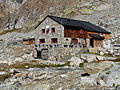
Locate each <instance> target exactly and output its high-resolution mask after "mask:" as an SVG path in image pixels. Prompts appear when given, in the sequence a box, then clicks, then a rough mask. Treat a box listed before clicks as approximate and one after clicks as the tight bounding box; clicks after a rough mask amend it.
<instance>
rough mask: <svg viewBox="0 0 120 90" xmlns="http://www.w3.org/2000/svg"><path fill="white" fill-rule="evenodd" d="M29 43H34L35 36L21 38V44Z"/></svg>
mask: <svg viewBox="0 0 120 90" xmlns="http://www.w3.org/2000/svg"><path fill="white" fill-rule="evenodd" d="M31 44H35V38H27V39H23V45H31Z"/></svg>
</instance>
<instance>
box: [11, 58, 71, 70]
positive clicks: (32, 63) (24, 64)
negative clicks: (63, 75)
mask: <svg viewBox="0 0 120 90" xmlns="http://www.w3.org/2000/svg"><path fill="white" fill-rule="evenodd" d="M69 65H70V62H66V63H65V64H62V65H59V64H57V65H54V64H49V65H48V64H41V63H39V62H37V61H34V60H33V61H30V62H17V63H16V64H13V65H10V66H9V68H18V69H28V68H34V67H36V68H44V67H63V66H69Z"/></svg>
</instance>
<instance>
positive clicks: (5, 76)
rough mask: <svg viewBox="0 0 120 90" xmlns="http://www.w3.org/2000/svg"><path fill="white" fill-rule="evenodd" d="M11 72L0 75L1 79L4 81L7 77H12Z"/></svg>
mask: <svg viewBox="0 0 120 90" xmlns="http://www.w3.org/2000/svg"><path fill="white" fill-rule="evenodd" d="M11 74H12V73H7V74H3V75H0V81H4V80H5V79H7V78H9V77H11Z"/></svg>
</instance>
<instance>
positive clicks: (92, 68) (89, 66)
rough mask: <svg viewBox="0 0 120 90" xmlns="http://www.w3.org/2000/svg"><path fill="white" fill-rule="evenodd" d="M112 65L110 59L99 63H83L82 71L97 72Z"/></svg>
mask: <svg viewBox="0 0 120 90" xmlns="http://www.w3.org/2000/svg"><path fill="white" fill-rule="evenodd" d="M112 66H113V62H112V61H104V62H99V63H85V64H84V66H83V68H84V71H85V72H87V73H89V74H96V73H98V72H102V71H103V70H107V69H110V68H111V67H112Z"/></svg>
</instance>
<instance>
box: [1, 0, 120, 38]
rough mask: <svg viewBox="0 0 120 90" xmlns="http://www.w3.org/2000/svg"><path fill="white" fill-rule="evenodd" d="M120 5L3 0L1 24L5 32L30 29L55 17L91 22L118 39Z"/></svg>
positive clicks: (100, 0) (112, 0) (111, 1)
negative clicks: (42, 21) (49, 16)
mask: <svg viewBox="0 0 120 90" xmlns="http://www.w3.org/2000/svg"><path fill="white" fill-rule="evenodd" d="M119 4H120V2H119V0H75V1H73V0H0V6H1V8H0V12H1V13H0V25H1V27H3V26H4V29H12V28H13V27H16V28H22V30H24V29H25V30H26V29H30V28H28V27H31V26H33V27H35V25H36V24H37V23H38V22H40V21H41V20H42V19H43V18H44V17H45V16H46V15H48V14H51V15H57V16H62V17H68V18H75V19H79V20H86V21H90V22H92V23H95V24H97V25H99V26H102V27H104V28H106V29H108V30H110V31H112V32H115V35H114V36H116V34H117V32H118V31H119V23H120V22H119V21H120V20H119V19H120V16H119V14H120V10H119V9H120V6H119ZM32 29H33V28H32Z"/></svg>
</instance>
